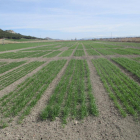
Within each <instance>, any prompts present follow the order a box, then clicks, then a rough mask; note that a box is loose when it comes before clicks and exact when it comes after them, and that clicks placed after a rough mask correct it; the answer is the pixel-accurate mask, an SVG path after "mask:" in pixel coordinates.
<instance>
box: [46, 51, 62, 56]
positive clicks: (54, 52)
mask: <svg viewBox="0 0 140 140" xmlns="http://www.w3.org/2000/svg"><path fill="white" fill-rule="evenodd" d="M59 53H61V51H53V52H52V53H50V54H48V55H45V56H44V57H55V56H57V55H58V54H59Z"/></svg>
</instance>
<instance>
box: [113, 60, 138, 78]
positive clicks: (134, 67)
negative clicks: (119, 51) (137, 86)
mask: <svg viewBox="0 0 140 140" xmlns="http://www.w3.org/2000/svg"><path fill="white" fill-rule="evenodd" d="M112 60H114V61H115V62H117V63H118V64H120V65H121V66H122V67H124V68H125V69H127V70H128V71H130V72H131V73H133V74H134V75H135V76H137V77H138V78H140V64H139V63H138V62H136V61H134V60H132V59H128V58H112Z"/></svg>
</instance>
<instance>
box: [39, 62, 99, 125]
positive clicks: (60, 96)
mask: <svg viewBox="0 0 140 140" xmlns="http://www.w3.org/2000/svg"><path fill="white" fill-rule="evenodd" d="M90 114H91V115H98V110H97V107H96V104H95V100H94V97H93V93H92V88H91V84H90V73H89V69H88V65H87V62H86V61H85V60H71V61H70V62H69V64H68V66H67V68H66V71H65V73H64V75H63V76H62V78H61V80H60V81H59V83H58V85H57V86H56V88H55V90H54V93H53V94H52V96H51V97H50V99H49V101H48V104H47V106H46V108H45V109H44V110H43V111H42V113H41V118H42V119H43V120H45V119H51V120H55V118H56V117H60V118H61V119H62V121H63V123H64V124H65V123H67V118H68V117H69V116H71V117H72V118H73V119H75V118H76V119H83V118H84V117H85V116H88V115H90Z"/></svg>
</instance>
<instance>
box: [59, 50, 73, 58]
mask: <svg viewBox="0 0 140 140" xmlns="http://www.w3.org/2000/svg"><path fill="white" fill-rule="evenodd" d="M72 52H73V50H66V51H64V52H63V53H62V54H61V55H59V57H66V56H71V54H72Z"/></svg>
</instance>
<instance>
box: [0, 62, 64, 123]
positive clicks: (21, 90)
mask: <svg viewBox="0 0 140 140" xmlns="http://www.w3.org/2000/svg"><path fill="white" fill-rule="evenodd" d="M65 63H66V60H58V61H52V62H50V63H49V64H48V65H46V66H45V67H43V68H42V69H41V70H39V71H38V72H37V73H36V74H34V75H33V76H32V77H29V78H27V79H26V80H25V81H24V82H23V83H21V84H20V85H19V86H18V87H17V88H16V89H15V90H14V91H13V92H10V93H9V94H7V95H5V96H3V97H2V98H1V99H0V112H1V113H0V114H1V115H2V117H3V118H10V117H15V116H17V115H18V119H19V121H22V120H23V119H24V117H25V116H26V115H28V114H29V113H30V111H31V109H32V107H34V106H35V104H36V103H37V101H38V100H39V99H40V98H41V96H42V94H43V93H44V92H45V90H46V89H47V87H48V86H49V84H50V83H51V82H52V80H53V79H54V78H55V77H56V76H57V74H58V72H59V71H60V70H61V69H62V67H63V66H64V64H65Z"/></svg>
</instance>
